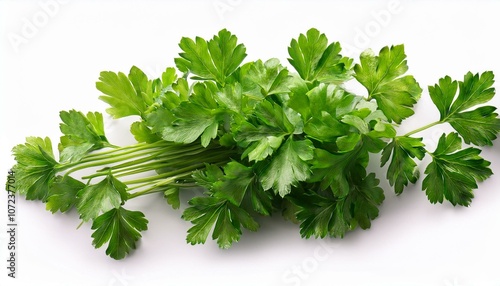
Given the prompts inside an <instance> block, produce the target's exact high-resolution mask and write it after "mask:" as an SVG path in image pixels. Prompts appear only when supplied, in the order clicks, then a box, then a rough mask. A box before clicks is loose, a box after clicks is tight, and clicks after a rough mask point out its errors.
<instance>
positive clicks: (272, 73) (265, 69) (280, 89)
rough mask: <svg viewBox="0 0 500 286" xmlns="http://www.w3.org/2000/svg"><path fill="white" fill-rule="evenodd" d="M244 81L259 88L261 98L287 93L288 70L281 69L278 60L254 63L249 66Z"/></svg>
mask: <svg viewBox="0 0 500 286" xmlns="http://www.w3.org/2000/svg"><path fill="white" fill-rule="evenodd" d="M246 79H248V80H250V81H252V82H253V83H254V84H256V85H257V86H258V87H259V88H260V92H261V95H262V96H263V97H265V96H268V95H271V94H279V93H286V92H288V91H289V88H288V79H289V78H288V70H287V69H286V68H283V66H282V65H281V64H280V62H279V60H278V59H270V60H267V61H265V62H262V61H261V60H258V61H256V62H255V63H253V65H251V67H250V69H249V71H248V73H247V75H246Z"/></svg>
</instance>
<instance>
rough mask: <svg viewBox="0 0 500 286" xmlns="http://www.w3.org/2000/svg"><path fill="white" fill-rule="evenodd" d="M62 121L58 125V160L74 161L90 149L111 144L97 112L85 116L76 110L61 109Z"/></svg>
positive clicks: (100, 116) (100, 115)
mask: <svg viewBox="0 0 500 286" xmlns="http://www.w3.org/2000/svg"><path fill="white" fill-rule="evenodd" d="M59 116H60V117H61V120H62V122H63V123H61V124H60V125H59V128H60V129H61V132H62V133H63V134H64V136H61V139H60V140H61V142H60V143H59V146H58V148H59V151H60V161H61V162H76V161H79V160H80V159H81V158H83V156H85V154H87V153H88V152H90V151H94V150H98V149H101V148H104V147H108V146H111V145H110V144H109V142H108V139H107V138H106V136H105V134H104V122H103V118H102V114H101V113H99V112H88V113H87V115H86V116H85V115H84V114H83V113H82V112H79V111H76V110H70V111H61V112H60V114H59Z"/></svg>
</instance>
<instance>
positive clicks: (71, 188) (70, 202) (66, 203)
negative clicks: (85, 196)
mask: <svg viewBox="0 0 500 286" xmlns="http://www.w3.org/2000/svg"><path fill="white" fill-rule="evenodd" d="M83 188H85V184H84V183H82V182H80V181H78V180H76V179H73V178H72V177H70V176H57V177H56V178H55V180H54V182H53V183H52V185H51V186H50V190H49V194H48V195H47V203H46V208H47V210H50V211H51V212H52V213H55V212H57V211H60V212H62V213H64V212H67V211H68V210H71V209H72V208H73V206H75V205H76V203H77V202H78V198H77V193H78V192H79V191H80V190H81V189H83Z"/></svg>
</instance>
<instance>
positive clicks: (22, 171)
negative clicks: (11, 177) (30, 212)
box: [12, 137, 59, 201]
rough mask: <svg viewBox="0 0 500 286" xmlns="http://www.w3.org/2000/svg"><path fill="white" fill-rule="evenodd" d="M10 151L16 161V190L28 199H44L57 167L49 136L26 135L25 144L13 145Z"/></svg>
mask: <svg viewBox="0 0 500 286" xmlns="http://www.w3.org/2000/svg"><path fill="white" fill-rule="evenodd" d="M12 152H13V154H14V157H15V159H16V161H17V164H16V166H15V167H14V170H15V172H16V187H17V191H18V192H19V193H21V194H25V195H26V199H28V200H42V201H46V199H47V195H48V194H49V187H50V185H51V184H52V182H53V181H54V179H55V175H56V173H57V168H58V167H59V164H58V162H57V161H56V160H55V159H54V153H53V150H52V142H51V141H50V138H48V137H46V138H40V137H28V138H26V143H25V144H19V145H17V146H15V147H14V148H13V149H12Z"/></svg>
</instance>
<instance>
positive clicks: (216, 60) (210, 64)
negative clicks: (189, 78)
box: [175, 29, 246, 86]
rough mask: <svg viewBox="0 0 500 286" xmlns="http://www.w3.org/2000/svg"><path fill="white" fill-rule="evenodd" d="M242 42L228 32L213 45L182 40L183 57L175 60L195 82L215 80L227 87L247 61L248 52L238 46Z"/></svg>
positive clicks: (218, 37) (219, 34)
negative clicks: (228, 78)
mask: <svg viewBox="0 0 500 286" xmlns="http://www.w3.org/2000/svg"><path fill="white" fill-rule="evenodd" d="M237 41H238V39H237V38H236V36H234V35H233V34H231V33H230V32H229V31H227V30H226V29H223V30H221V31H220V32H219V33H218V35H217V36H214V37H213V38H212V39H211V40H210V41H208V42H207V41H205V40H204V39H202V38H200V37H196V39H195V40H194V41H193V40H192V39H190V38H182V39H181V42H180V44H179V47H180V48H181V49H182V51H183V52H182V53H179V56H180V58H176V59H175V64H176V65H177V68H178V69H179V70H180V71H182V72H185V73H187V72H191V73H193V74H194V75H196V76H197V77H195V79H203V80H214V81H216V82H217V83H218V84H220V85H222V86H224V85H225V83H226V79H227V77H228V76H230V75H231V73H233V72H234V71H235V70H236V69H237V68H238V66H239V65H240V64H241V62H242V61H243V59H244V58H245V57H246V53H245V51H246V48H245V46H244V45H243V44H237Z"/></svg>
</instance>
